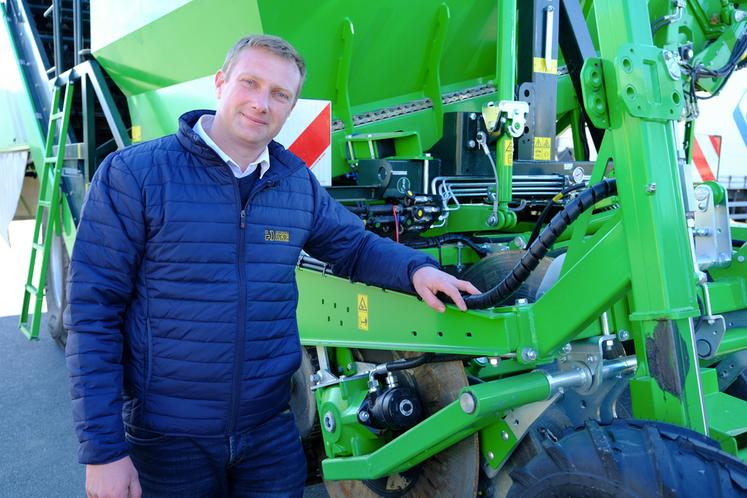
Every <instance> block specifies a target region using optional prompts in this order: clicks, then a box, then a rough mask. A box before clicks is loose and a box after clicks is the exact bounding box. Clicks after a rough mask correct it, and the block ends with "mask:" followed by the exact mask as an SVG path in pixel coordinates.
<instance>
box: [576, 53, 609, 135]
mask: <svg viewBox="0 0 747 498" xmlns="http://www.w3.org/2000/svg"><path fill="white" fill-rule="evenodd" d="M581 85H582V89H583V94H584V108H585V110H586V114H587V115H588V116H589V119H591V122H592V123H593V124H594V126H596V127H597V128H600V129H601V128H609V127H610V115H609V110H608V108H607V90H606V88H605V84H604V73H603V71H602V59H600V58H598V57H590V58H588V59H586V62H585V63H584V67H583V68H582V69H581Z"/></svg>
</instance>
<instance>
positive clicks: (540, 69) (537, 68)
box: [534, 57, 558, 74]
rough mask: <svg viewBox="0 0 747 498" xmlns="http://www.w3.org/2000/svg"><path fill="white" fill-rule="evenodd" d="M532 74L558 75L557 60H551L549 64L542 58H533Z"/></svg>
mask: <svg viewBox="0 0 747 498" xmlns="http://www.w3.org/2000/svg"><path fill="white" fill-rule="evenodd" d="M534 72H535V73H545V74H558V60H557V59H552V60H550V62H549V64H548V62H547V61H545V58H544V57H535V58H534Z"/></svg>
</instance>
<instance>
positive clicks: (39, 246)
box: [31, 242, 44, 251]
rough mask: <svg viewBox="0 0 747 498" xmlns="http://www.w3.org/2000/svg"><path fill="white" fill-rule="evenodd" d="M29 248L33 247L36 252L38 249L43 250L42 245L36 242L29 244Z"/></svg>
mask: <svg viewBox="0 0 747 498" xmlns="http://www.w3.org/2000/svg"><path fill="white" fill-rule="evenodd" d="M31 247H33V248H34V249H36V250H37V251H38V250H40V249H41V250H44V244H40V243H38V242H34V243H33V244H31Z"/></svg>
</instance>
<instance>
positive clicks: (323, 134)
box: [275, 99, 332, 186]
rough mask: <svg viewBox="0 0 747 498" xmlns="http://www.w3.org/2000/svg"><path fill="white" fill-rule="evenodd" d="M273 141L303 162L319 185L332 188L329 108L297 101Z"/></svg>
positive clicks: (317, 102)
mask: <svg viewBox="0 0 747 498" xmlns="http://www.w3.org/2000/svg"><path fill="white" fill-rule="evenodd" d="M275 140H276V141H278V142H279V143H281V144H283V146H284V147H285V148H287V149H288V150H290V151H291V152H293V153H294V154H295V155H297V156H298V157H300V158H301V159H303V161H304V162H305V163H306V166H308V167H309V168H310V169H311V171H312V172H313V173H314V174H315V175H316V177H317V179H318V180H319V183H321V184H322V185H324V186H329V185H332V104H331V102H330V101H328V100H312V99H299V100H298V102H296V107H295V108H294V109H293V112H291V114H290V116H288V120H287V121H286V122H285V125H284V126H283V129H282V130H280V133H279V134H278V136H277V137H275Z"/></svg>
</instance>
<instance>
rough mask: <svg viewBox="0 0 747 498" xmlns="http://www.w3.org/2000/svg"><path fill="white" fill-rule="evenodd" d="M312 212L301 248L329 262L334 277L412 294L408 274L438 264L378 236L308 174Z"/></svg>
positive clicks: (424, 255) (410, 277) (414, 251)
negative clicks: (313, 211) (304, 242)
mask: <svg viewBox="0 0 747 498" xmlns="http://www.w3.org/2000/svg"><path fill="white" fill-rule="evenodd" d="M309 176H310V177H311V182H312V188H313V190H314V197H315V203H316V208H315V213H314V224H313V228H312V231H311V236H310V237H309V240H308V241H307V243H306V247H305V248H304V249H305V250H306V251H307V252H308V253H309V254H310V255H311V256H313V257H315V258H317V259H319V260H321V261H324V262H327V263H330V264H331V265H332V269H333V271H334V272H335V274H336V275H339V276H343V277H350V279H351V280H354V281H359V282H365V283H367V284H371V285H375V286H378V287H385V288H389V289H397V290H403V291H408V292H413V290H414V289H413V287H412V275H413V273H415V271H416V270H418V269H419V268H421V267H423V266H435V267H436V268H438V267H439V264H438V262H437V261H436V260H435V259H433V258H431V257H430V256H427V255H426V254H423V253H421V252H419V251H416V250H414V249H410V248H409V247H407V246H404V245H402V244H397V243H395V242H393V241H392V240H389V239H385V238H383V237H379V236H378V235H376V234H374V233H372V232H370V231H368V230H366V229H365V228H364V226H363V222H362V221H361V220H360V219H359V218H358V217H357V216H355V215H354V214H352V213H351V212H350V211H348V210H347V209H345V207H344V206H342V205H341V204H340V203H339V202H337V201H336V200H334V199H333V198H332V197H331V196H330V195H329V194H328V193H327V191H326V190H325V189H324V188H323V187H322V186H321V185H319V182H318V181H317V180H316V177H315V176H314V175H313V174H311V173H309Z"/></svg>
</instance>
